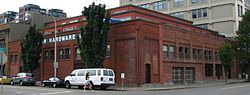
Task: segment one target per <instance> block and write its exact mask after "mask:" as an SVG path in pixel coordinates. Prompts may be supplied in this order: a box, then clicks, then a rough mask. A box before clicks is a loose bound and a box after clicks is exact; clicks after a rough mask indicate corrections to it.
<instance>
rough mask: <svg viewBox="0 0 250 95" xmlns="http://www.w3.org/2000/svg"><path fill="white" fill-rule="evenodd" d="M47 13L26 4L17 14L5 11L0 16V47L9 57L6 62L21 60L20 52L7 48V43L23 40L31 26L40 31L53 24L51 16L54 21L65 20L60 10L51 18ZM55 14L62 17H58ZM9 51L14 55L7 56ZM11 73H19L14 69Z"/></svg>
mask: <svg viewBox="0 0 250 95" xmlns="http://www.w3.org/2000/svg"><path fill="white" fill-rule="evenodd" d="M58 10H59V9H58ZM47 13H48V12H47V10H46V9H41V8H40V7H39V6H37V5H33V4H27V5H24V6H23V7H20V9H19V13H16V12H12V11H7V12H5V13H3V14H0V21H1V22H2V23H0V47H1V48H6V54H7V56H10V57H8V60H15V61H16V62H17V60H21V59H20V56H18V55H19V54H20V53H21V52H16V51H13V50H15V49H16V48H17V47H9V43H13V42H16V41H20V40H21V39H23V38H24V37H25V35H26V34H27V32H28V29H29V27H30V26H31V25H36V28H37V29H41V28H43V27H44V26H45V23H48V22H54V20H53V17H52V16H54V17H55V19H56V20H62V19H66V13H63V11H62V10H59V11H55V12H54V14H55V15H53V14H51V15H52V16H51V15H48V14H47ZM56 13H59V14H64V15H58V14H56ZM7 22H10V23H7ZM18 45H20V44H18ZM9 51H11V52H12V53H15V55H8V54H9V53H10V52H9ZM9 66H10V64H8V65H4V68H8V67H9ZM11 72H19V70H16V69H15V70H13V71H11ZM35 72H39V71H35ZM4 73H5V74H7V73H10V71H8V70H7V69H5V70H4ZM38 76H39V75H38Z"/></svg>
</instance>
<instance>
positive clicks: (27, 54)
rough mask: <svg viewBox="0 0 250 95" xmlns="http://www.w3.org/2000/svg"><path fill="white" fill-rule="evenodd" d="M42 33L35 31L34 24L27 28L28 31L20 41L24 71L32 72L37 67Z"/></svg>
mask: <svg viewBox="0 0 250 95" xmlns="http://www.w3.org/2000/svg"><path fill="white" fill-rule="evenodd" d="M42 41H43V35H42V34H41V33H40V32H36V26H35V25H33V26H31V27H30V28H29V30H28V33H27V34H26V36H25V37H24V39H23V40H22V41H21V58H22V61H23V66H22V69H23V70H24V71H26V72H33V70H35V69H36V68H38V67H39V59H40V54H41V51H42V45H43V43H42Z"/></svg>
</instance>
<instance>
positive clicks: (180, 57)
mask: <svg viewBox="0 0 250 95" xmlns="http://www.w3.org/2000/svg"><path fill="white" fill-rule="evenodd" d="M183 58H184V48H183V47H179V59H183Z"/></svg>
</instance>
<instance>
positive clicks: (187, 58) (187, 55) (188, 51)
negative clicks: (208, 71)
mask: <svg viewBox="0 0 250 95" xmlns="http://www.w3.org/2000/svg"><path fill="white" fill-rule="evenodd" d="M185 59H186V60H189V59H190V50H189V48H185Z"/></svg>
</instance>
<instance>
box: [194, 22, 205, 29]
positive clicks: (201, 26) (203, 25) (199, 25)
mask: <svg viewBox="0 0 250 95" xmlns="http://www.w3.org/2000/svg"><path fill="white" fill-rule="evenodd" d="M194 26H196V27H200V28H203V29H208V23H206V24H197V25H194Z"/></svg>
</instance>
